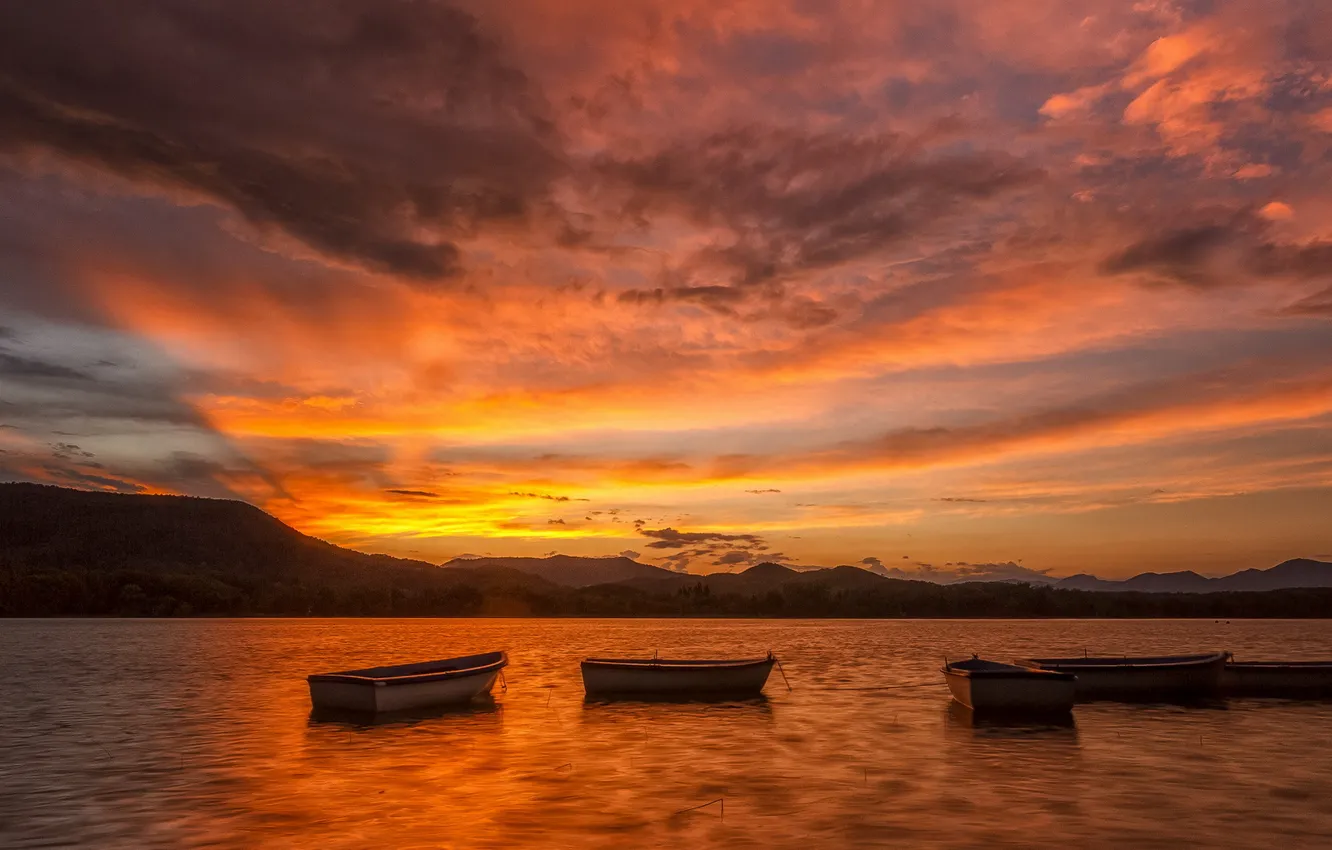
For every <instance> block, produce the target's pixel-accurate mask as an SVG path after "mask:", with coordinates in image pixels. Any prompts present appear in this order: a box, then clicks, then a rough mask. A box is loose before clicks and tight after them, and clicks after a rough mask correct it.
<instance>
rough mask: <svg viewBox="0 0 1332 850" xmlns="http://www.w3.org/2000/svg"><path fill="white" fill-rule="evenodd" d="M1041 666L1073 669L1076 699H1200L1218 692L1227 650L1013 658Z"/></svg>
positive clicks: (1065, 670) (1070, 670)
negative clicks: (1165, 655) (1168, 656)
mask: <svg viewBox="0 0 1332 850" xmlns="http://www.w3.org/2000/svg"><path fill="white" fill-rule="evenodd" d="M1016 663H1018V664H1021V665H1023V666H1027V667H1032V668H1035V669H1040V670H1055V671H1058V672H1061V673H1072V674H1073V675H1075V676H1076V677H1077V691H1076V693H1077V699H1078V700H1079V701H1087V700H1153V699H1201V698H1205V697H1211V696H1217V695H1218V694H1220V692H1221V675H1222V672H1223V671H1224V669H1225V664H1226V653H1224V652H1218V653H1215V654H1212V655H1205V656H1186V657H1179V658H1178V659H1176V660H1165V659H1135V658H1123V659H1103V658H1102V659H1097V658H1088V659H1077V658H1071V659H1023V660H1019V661H1018V662H1016Z"/></svg>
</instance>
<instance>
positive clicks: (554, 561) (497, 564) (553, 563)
mask: <svg viewBox="0 0 1332 850" xmlns="http://www.w3.org/2000/svg"><path fill="white" fill-rule="evenodd" d="M443 566H445V567H448V568H451V569H452V568H463V569H468V570H493V569H503V570H517V571H518V572H520V573H526V574H528V575H532V576H536V577H538V578H541V579H544V580H546V581H549V582H552V583H553V584H562V585H564V586H565V587H589V586H591V585H594V584H614V583H616V582H625V581H654V580H656V581H661V580H668V579H670V578H672V577H674V576H679V575H680V574H679V573H674V572H671V571H670V570H664V569H662V568H661V567H654V566H650V565H648V564H640V563H638V562H637V561H635V560H632V559H630V558H626V557H624V556H622V555H621V556H617V557H614V558H581V557H578V556H576V555H550V556H548V557H545V558H490V557H486V558H454V559H453V560H452V561H449V562H448V563H446V564H444V565H443Z"/></svg>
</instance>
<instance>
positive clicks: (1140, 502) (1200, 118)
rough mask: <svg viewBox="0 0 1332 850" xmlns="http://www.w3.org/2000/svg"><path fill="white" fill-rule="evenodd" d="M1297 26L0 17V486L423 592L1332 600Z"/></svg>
mask: <svg viewBox="0 0 1332 850" xmlns="http://www.w3.org/2000/svg"><path fill="white" fill-rule="evenodd" d="M1330 187H1332V3H1328V2H1325V0H1308V2H1298V0H1289V2H1287V0H1257V1H1256V2H1228V0H1197V1H1196V2H1194V1H1193V0H1189V1H1188V2H1169V0H1142V2H1128V0H1125V2H1082V1H1081V0H1014V2H993V1H992V2H974V0H952V1H951V2H948V1H947V0H937V2H927V3H922V2H919V0H912V2H887V0H877V2H840V3H839V2H833V0H829V2H818V3H815V2H795V3H789V4H775V3H743V2H742V3H727V2H718V0H708V2H694V0H682V1H681V2H674V3H652V2H611V1H610V0H559V1H558V2H556V0H507V2H503V3H494V2H458V3H443V2H429V0H418V1H417V2H387V0H329V2H316V0H287V1H286V2H280V3H273V2H268V0H200V1H199V2H184V1H183V0H182V1H181V2H169V0H151V2H150V0H118V2H102V3H94V2H74V1H73V0H42V2H32V3H10V4H6V5H5V8H4V10H3V12H0V480H27V481H41V482H47V483H53V484H61V485H65V486H74V487H81V488H87V489H105V490H118V491H123V492H154V493H183V494H191V495H199V496H215V497H227V498H240V499H244V500H246V501H249V502H251V503H253V504H255V505H257V506H259V507H262V508H263V509H265V510H267V511H269V512H271V513H273V514H274V515H276V516H278V517H279V518H281V519H282V520H284V521H286V522H287V523H289V524H291V525H292V526H294V527H296V528H298V529H300V530H301V531H304V532H306V533H309V534H313V535H315V536H318V537H321V538H324V539H326V540H329V541H332V542H335V543H339V544H342V545H346V546H352V547H355V548H359V549H362V550H365V551H371V552H387V553H390V554H394V555H401V556H405V557H414V558H422V559H426V560H430V561H442V560H446V559H448V558H451V557H454V556H457V555H461V554H465V553H471V554H487V553H488V554H496V555H541V554H545V553H549V552H561V553H567V554H583V555H613V554H618V553H620V552H631V553H634V554H635V556H636V557H638V558H639V559H640V560H643V561H645V562H648V563H655V564H659V565H663V566H669V567H672V568H677V569H689V570H691V571H693V572H714V571H718V570H732V569H739V568H743V567H745V566H747V565H749V564H753V563H757V562H759V561H761V560H780V561H783V562H786V563H792V564H797V565H815V564H822V565H829V564H838V563H855V564H861V565H864V566H869V567H873V568H875V569H878V570H880V571H883V572H888V573H890V574H897V573H895V571H896V570H902V571H905V572H907V573H910V574H916V573H918V572H921V571H923V572H925V573H926V574H929V573H931V572H932V573H934V574H936V575H941V576H952V575H976V576H994V575H997V576H1008V575H1015V576H1016V575H1024V574H1029V572H1028V571H1030V570H1035V571H1038V572H1043V573H1048V574H1050V575H1067V574H1072V573H1077V572H1094V573H1097V574H1099V575H1102V576H1106V577H1117V576H1124V575H1131V574H1134V573H1137V572H1142V571H1145V570H1171V569H1197V570H1198V571H1200V572H1203V573H1209V574H1219V573H1227V572H1231V571H1233V570H1235V569H1240V568H1246V567H1267V566H1271V565H1272V564H1274V563H1276V562H1277V561H1279V560H1282V559H1284V558H1288V557H1300V556H1302V557H1320V556H1321V557H1323V558H1332V191H1330Z"/></svg>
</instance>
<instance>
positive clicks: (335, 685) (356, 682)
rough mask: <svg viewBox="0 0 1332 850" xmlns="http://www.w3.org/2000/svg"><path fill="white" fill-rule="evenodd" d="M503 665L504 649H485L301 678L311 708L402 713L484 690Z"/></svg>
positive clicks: (487, 690) (460, 700) (468, 698)
mask: <svg viewBox="0 0 1332 850" xmlns="http://www.w3.org/2000/svg"><path fill="white" fill-rule="evenodd" d="M508 663H509V655H508V653H505V652H487V653H484V654H482V655H465V656H462V657H460V658H445V659H442V660H439V661H422V662H419V663H416V664H398V665H396V666H392V667H367V668H365V669H364V670H344V671H342V672H340V673H318V674H315V675H313V676H307V677H306V681H308V682H309V684H310V701H311V702H312V703H314V706H315V708H325V709H326V708H333V709H342V710H344V711H362V712H381V711H404V710H407V709H414V708H426V707H428V706H437V705H460V704H463V703H467V702H470V701H472V700H473V699H475V698H476V697H478V696H481V695H483V694H488V693H490V688H491V687H492V686H493V685H494V684H495V679H496V678H497V677H498V676H499V675H500V671H501V670H502V669H504V667H505V666H506V665H507V664H508Z"/></svg>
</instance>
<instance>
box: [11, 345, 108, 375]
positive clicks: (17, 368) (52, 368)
mask: <svg viewBox="0 0 1332 850" xmlns="http://www.w3.org/2000/svg"><path fill="white" fill-rule="evenodd" d="M0 376H4V377H7V378H28V379H40V378H57V379H60V380H66V381H91V380H93V379H92V377H91V376H90V375H87V374H85V373H83V372H80V371H78V370H77V369H71V368H69V367H68V366H61V365H60V364H59V363H48V362H46V361H44V360H35V359H32V358H29V357H19V356H17V355H13V354H8V353H6V352H4V351H0Z"/></svg>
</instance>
